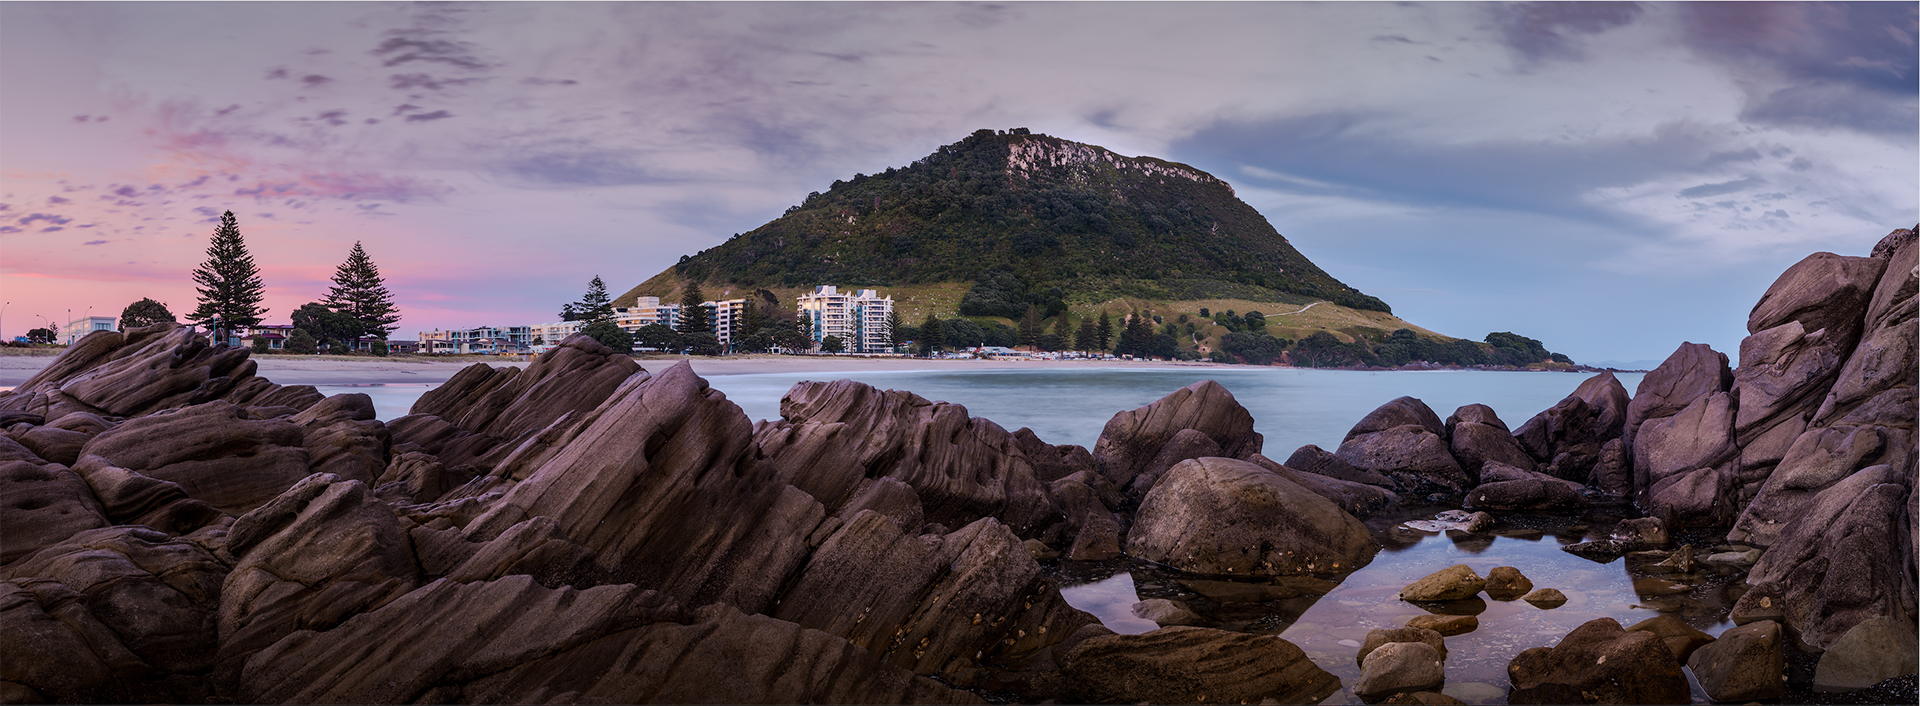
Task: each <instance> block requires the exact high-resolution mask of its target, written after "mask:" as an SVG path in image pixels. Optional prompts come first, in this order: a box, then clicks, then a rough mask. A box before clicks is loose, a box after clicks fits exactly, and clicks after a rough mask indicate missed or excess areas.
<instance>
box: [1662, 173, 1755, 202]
mask: <svg viewBox="0 0 1920 706" xmlns="http://www.w3.org/2000/svg"><path fill="white" fill-rule="evenodd" d="M1765 183H1767V180H1765V179H1760V178H1756V177H1747V178H1745V179H1736V180H1734V181H1723V182H1720V183H1718V184H1701V185H1699V186H1695V187H1692V188H1688V189H1681V190H1680V193H1679V194H1676V195H1675V196H1674V198H1681V199H1700V198H1706V197H1709V196H1720V195H1722V194H1737V193H1739V192H1742V191H1746V190H1747V189H1751V188H1753V187H1756V186H1760V185H1761V184H1765Z"/></svg>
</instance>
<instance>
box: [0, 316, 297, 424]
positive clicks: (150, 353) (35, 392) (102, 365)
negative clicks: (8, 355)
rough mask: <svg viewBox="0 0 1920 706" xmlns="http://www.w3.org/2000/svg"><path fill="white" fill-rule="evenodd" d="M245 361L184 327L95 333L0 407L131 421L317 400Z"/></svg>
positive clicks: (2, 399) (2, 398)
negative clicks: (199, 408) (219, 407)
mask: <svg viewBox="0 0 1920 706" xmlns="http://www.w3.org/2000/svg"><path fill="white" fill-rule="evenodd" d="M250 355H251V354H250V352H249V351H248V350H247V349H245V348H230V347H228V346H224V345H218V346H216V345H208V342H207V339H206V337H204V336H201V335H199V334H197V333H195V332H194V329H193V328H192V327H189V326H182V325H180V324H175V323H159V324H154V325H152V326H146V327H142V328H135V329H130V330H128V331H125V332H120V331H96V332H94V333H91V334H88V335H87V337H85V338H83V339H80V341H78V342H77V343H75V344H74V345H72V346H69V347H68V348H67V350H66V352H65V353H62V354H61V355H60V357H59V358H56V359H54V361H53V362H52V363H50V364H48V365H47V367H45V368H42V369H41V370H40V372H39V373H37V374H35V375H34V376H33V377H31V378H28V379H27V380H26V381H25V382H23V383H21V384H20V385H18V386H16V387H15V388H14V389H13V391H11V392H8V393H0V408H8V409H20V410H26V411H30V412H35V413H38V414H41V415H42V416H44V417H46V418H48V419H57V418H59V417H62V416H65V415H67V414H70V413H72V412H91V413H95V414H101V415H107V416H115V417H134V416H139V415H144V414H148V413H151V412H155V411H158V410H163V409H172V408H176V407H185V406H190V405H197V404H202V403H205V402H209V401H212V400H216V399H225V400H228V401H230V402H232V403H234V404H237V405H242V406H254V405H261V404H269V403H270V404H273V405H276V406H288V407H293V408H295V409H305V408H306V407H307V406H309V405H311V404H313V403H314V402H316V401H318V400H319V398H320V395H319V393H316V392H314V391H313V388H311V387H307V386H298V387H292V388H282V387H280V386H278V385H274V384H272V383H269V382H267V381H265V380H262V379H260V378H258V377H257V376H255V374H254V373H255V371H256V369H257V368H258V366H257V365H256V364H255V363H254V362H253V361H251V360H249V359H248V358H249V356H250Z"/></svg>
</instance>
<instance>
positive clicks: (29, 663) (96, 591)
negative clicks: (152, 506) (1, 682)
mask: <svg viewBox="0 0 1920 706" xmlns="http://www.w3.org/2000/svg"><path fill="white" fill-rule="evenodd" d="M225 574H226V567H225V566H224V565H222V564H221V563H220V562H218V561H216V560H215V559H214V558H213V557H212V556H211V555H209V554H208V553H207V552H206V551H205V550H204V549H201V548H200V547H199V546H196V545H195V544H193V543H192V542H189V541H186V540H182V539H179V538H175V537H169V536H167V535H166V534H164V533H161V532H156V531H154V530H150V529H147V528H145V527H108V528H102V529H96V530H89V531H86V532H82V533H79V534H76V535H74V536H73V537H71V538H69V539H67V540H66V541H63V542H61V543H59V544H57V545H53V546H50V547H47V548H45V549H42V550H41V551H39V552H36V553H34V554H32V555H31V556H28V557H26V558H23V559H21V560H20V561H18V562H15V563H13V564H10V565H8V566H7V567H6V568H5V569H4V570H0V578H4V579H6V580H7V581H8V582H10V584H0V585H14V586H20V587H26V589H27V591H28V593H27V594H24V595H22V594H16V595H18V596H19V597H21V598H25V599H26V602H27V603H33V602H34V601H35V600H39V601H41V607H40V608H38V609H34V608H30V607H29V606H27V605H19V606H14V607H9V608H5V609H0V611H4V614H6V615H7V618H6V619H5V620H0V645H4V646H6V647H7V648H8V649H7V654H8V662H9V663H10V664H9V667H10V668H9V670H8V678H9V679H15V680H20V681H22V682H23V683H25V684H27V685H29V686H31V687H32V688H34V689H35V690H36V691H39V692H40V693H41V694H42V696H43V697H44V698H49V699H54V700H56V702H65V701H74V700H86V699H85V698H83V697H86V696H87V695H88V694H106V693H111V694H118V695H121V696H123V697H125V698H122V699H120V700H121V701H140V700H143V699H158V700H176V699H190V698H194V697H196V696H201V695H202V694H204V691H205V687H204V685H203V684H199V685H198V686H197V688H196V684H197V680H196V679H194V678H189V677H172V678H170V677H168V676H167V675H170V674H178V673H194V672H204V670H206V669H207V668H208V667H210V666H212V664H213V658H214V647H215V640H214V638H215V632H214V621H213V608H214V605H215V604H216V603H217V602H218V601H219V598H220V580H221V578H222V577H223V576H224V575H225ZM35 595H37V596H38V597H39V598H38V599H36V598H30V597H27V596H35ZM47 599H52V602H51V603H48V602H46V601H47ZM5 603H7V604H12V603H13V601H11V600H9V601H5ZM16 608H19V609H23V610H25V613H15V610H16ZM36 610H38V611H44V612H45V614H46V615H49V616H51V617H53V618H54V619H56V620H58V621H59V622H60V623H64V624H65V625H66V626H67V627H66V630H72V631H73V632H69V633H67V634H68V635H71V636H72V637H73V638H75V639H77V640H79V641H80V642H81V643H82V644H75V643H72V642H65V641H63V640H62V639H60V638H55V637H53V636H52V635H49V634H47V633H46V632H44V631H40V630H34V629H32V628H31V627H29V626H31V625H32V624H33V623H35V622H38V621H37V620H35V619H32V618H28V617H27V616H28V615H29V614H32V613H34V612H36ZM21 620H24V621H25V622H21ZM46 627H51V626H46ZM23 629H24V630H25V632H18V631H20V630H23ZM59 632H64V630H62V631H59ZM23 641H24V642H23ZM21 648H25V649H21ZM89 665H100V666H111V667H112V668H113V670H114V671H115V672H116V674H114V675H113V676H112V677H107V678H103V677H102V676H101V675H99V674H98V673H91V672H92V670H93V669H96V668H97V667H90V666H89ZM21 667H25V668H24V669H21ZM183 687H184V688H185V690H184V691H183V690H182V689H183ZM201 698H204V696H201Z"/></svg>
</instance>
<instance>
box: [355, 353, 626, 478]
mask: <svg viewBox="0 0 1920 706" xmlns="http://www.w3.org/2000/svg"><path fill="white" fill-rule="evenodd" d="M645 372H646V371H645V370H642V369H641V368H640V365H639V364H638V363H635V362H633V360H632V359H631V358H628V357H627V356H625V355H621V354H617V353H614V352H613V350H612V349H610V348H607V347H606V346H603V345H601V344H600V343H599V342H598V341H595V340H593V339H592V338H589V337H587V336H585V335H582V334H575V335H573V336H569V337H567V339H566V340H565V341H561V342H560V345H559V346H558V347H556V348H554V349H553V350H550V351H547V352H545V353H542V354H540V355H539V356H538V357H536V358H534V360H533V362H532V363H531V364H529V365H528V366H527V367H526V368H525V369H521V368H492V367H489V366H487V365H486V364H484V363H475V364H473V365H471V366H468V367H467V368H466V369H464V370H461V371H460V372H459V373H458V374H456V375H454V376H453V377H452V378H451V379H449V380H447V382H445V383H442V384H441V385H440V386H439V387H436V388H434V389H432V390H428V391H427V392H426V394H423V395H421V396H420V399H419V400H418V401H416V402H414V405H413V409H412V411H411V413H410V414H408V415H407V416H404V417H400V418H398V419H395V420H393V421H391V422H388V424H387V427H388V428H389V430H390V431H391V432H392V435H393V443H394V444H395V445H399V444H405V443H415V444H419V445H420V447H421V450H422V451H424V452H426V453H430V454H433V455H435V456H438V457H439V458H440V462H441V463H443V464H445V465H446V466H447V468H450V469H454V470H456V471H464V472H468V473H472V474H477V475H484V474H486V473H488V472H490V471H492V470H493V468H494V467H495V466H496V465H499V464H500V463H501V462H502V461H503V460H505V458H506V456H507V455H509V454H512V453H515V452H516V451H520V450H521V447H522V446H524V445H527V444H529V443H533V444H535V445H538V446H548V445H551V444H552V443H553V441H555V440H556V438H557V437H561V436H565V433H564V432H563V430H562V429H560V428H557V427H556V425H559V426H562V427H564V426H570V424H566V423H565V422H569V421H572V420H578V419H579V418H581V417H583V416H585V415H586V414H587V413H588V412H589V411H590V410H593V409H595V408H597V407H599V406H600V405H601V404H602V403H603V402H605V401H606V400H607V398H608V397H609V396H611V395H612V394H613V392H614V390H615V389H617V388H619V387H620V386H621V384H622V383H624V382H625V381H626V380H627V379H628V378H630V377H632V376H634V375H637V374H644V373H645ZM543 434H544V435H546V436H547V437H548V438H547V439H539V438H537V437H539V436H541V435H543ZM532 451H533V449H528V450H526V451H522V453H528V452H532Z"/></svg>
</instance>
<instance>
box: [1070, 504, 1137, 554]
mask: <svg viewBox="0 0 1920 706" xmlns="http://www.w3.org/2000/svg"><path fill="white" fill-rule="evenodd" d="M1124 553H1125V552H1123V551H1121V549H1120V522H1119V520H1116V519H1114V517H1113V515H1112V514H1111V513H1108V514H1105V515H1102V516H1096V517H1092V518H1089V519H1088V520H1087V521H1086V522H1084V523H1082V524H1081V525H1080V531H1079V532H1078V533H1075V534H1074V535H1073V546H1072V547H1070V548H1069V549H1068V550H1067V558H1068V559H1072V560H1074V561H1106V560H1108V559H1115V558H1119V557H1120V555H1121V554H1124Z"/></svg>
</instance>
